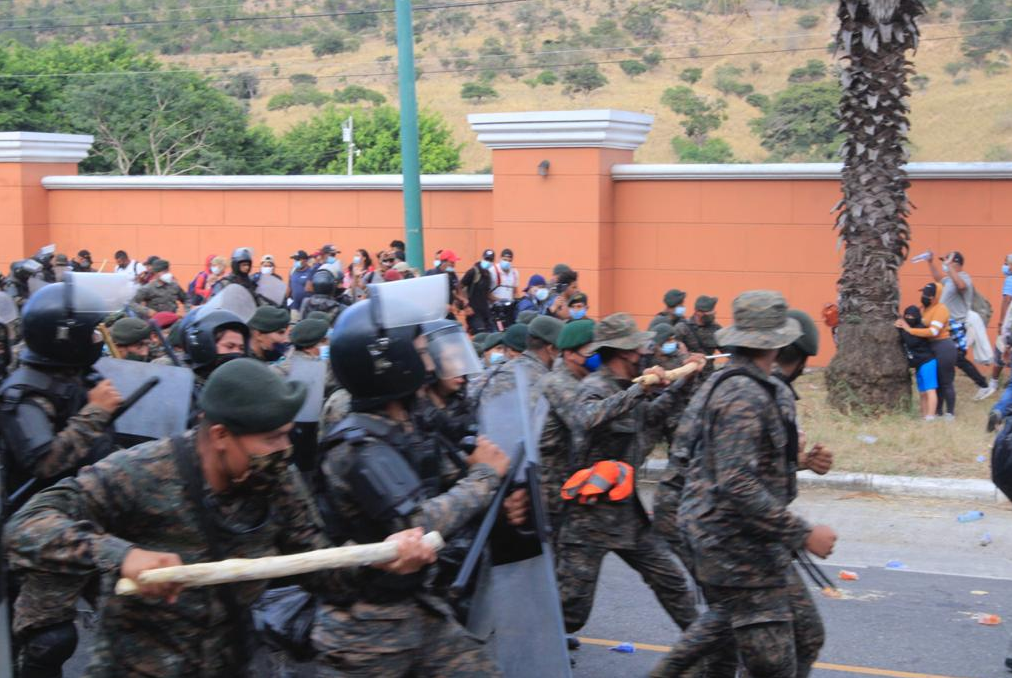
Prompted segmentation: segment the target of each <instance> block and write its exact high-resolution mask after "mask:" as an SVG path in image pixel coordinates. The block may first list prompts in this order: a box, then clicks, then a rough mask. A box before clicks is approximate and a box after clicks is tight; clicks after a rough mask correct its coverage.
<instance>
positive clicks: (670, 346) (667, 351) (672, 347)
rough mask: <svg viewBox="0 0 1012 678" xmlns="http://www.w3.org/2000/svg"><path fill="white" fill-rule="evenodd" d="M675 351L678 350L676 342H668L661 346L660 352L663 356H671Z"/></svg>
mask: <svg viewBox="0 0 1012 678" xmlns="http://www.w3.org/2000/svg"><path fill="white" fill-rule="evenodd" d="M677 350H678V342H677V341H669V342H667V343H665V344H662V345H661V352H662V353H663V354H664V355H671V354H672V353H674V352H675V351H677Z"/></svg>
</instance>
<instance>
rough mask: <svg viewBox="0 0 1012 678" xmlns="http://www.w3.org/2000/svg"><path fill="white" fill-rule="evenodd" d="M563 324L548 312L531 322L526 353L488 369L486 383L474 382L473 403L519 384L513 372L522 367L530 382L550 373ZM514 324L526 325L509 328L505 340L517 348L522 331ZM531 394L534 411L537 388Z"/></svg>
mask: <svg viewBox="0 0 1012 678" xmlns="http://www.w3.org/2000/svg"><path fill="white" fill-rule="evenodd" d="M564 326H565V323H564V322H562V321H561V320H559V319H558V318H552V317H550V316H545V315H541V316H538V317H537V318H535V319H534V320H532V321H531V324H530V325H528V326H527V327H526V330H527V341H526V342H525V343H524V350H523V353H520V354H519V355H516V357H514V358H512V359H511V360H509V361H508V362H506V363H504V364H502V365H501V366H499V367H496V368H493V369H492V370H490V371H489V372H488V373H487V376H486V378H485V380H484V382H483V383H481V384H475V388H474V396H473V397H472V401H473V403H474V404H475V405H480V404H481V403H483V402H486V401H487V400H490V399H492V398H495V397H496V396H498V395H499V394H501V393H506V392H508V391H512V390H513V389H514V388H515V387H516V378H515V376H514V375H515V374H516V370H521V369H522V370H525V371H526V372H527V383H529V384H536V383H537V382H538V380H539V379H541V377H543V376H545V375H546V374H548V371H549V370H551V369H552V363H553V362H555V357H556V355H557V353H558V352H557V350H556V348H555V342H556V341H557V340H558V338H559V332H561V331H562V328H563V327H564ZM514 327H523V325H512V326H510V327H509V329H507V330H506V333H505V335H504V339H503V341H504V343H505V344H506V346H507V348H510V349H513V350H514V351H515V350H516V347H518V346H519V345H520V344H519V342H517V341H516V340H517V335H518V333H521V332H522V331H521V330H514V329H513V328H514ZM511 333H512V335H511ZM530 395H531V398H532V401H533V402H532V403H531V411H533V410H534V407H533V405H534V403H536V402H537V399H538V397H539V396H540V393H538V390H537V388H532V389H531V393H530Z"/></svg>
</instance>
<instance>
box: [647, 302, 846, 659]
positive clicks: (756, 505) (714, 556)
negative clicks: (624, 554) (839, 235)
mask: <svg viewBox="0 0 1012 678" xmlns="http://www.w3.org/2000/svg"><path fill="white" fill-rule="evenodd" d="M733 313H734V325H732V326H731V327H729V328H727V329H724V330H721V331H720V332H719V333H718V336H717V340H718V341H719V342H720V345H721V346H726V347H729V348H732V350H733V351H734V354H735V355H734V358H732V360H731V362H730V364H729V365H728V366H727V367H726V368H725V369H724V370H721V372H720V373H719V374H718V376H715V377H714V378H712V379H710V380H709V381H708V382H706V384H704V385H703V386H702V387H701V388H700V389H699V391H698V392H697V393H696V394H695V396H693V399H692V402H691V403H690V405H689V408H688V409H687V410H686V413H685V416H684V418H683V421H684V422H685V424H686V425H685V426H683V427H681V430H679V433H678V440H677V441H676V443H675V446H674V447H673V448H672V455H671V459H670V461H669V470H668V476H667V477H666V478H665V479H664V480H663V482H662V487H664V489H661V490H659V492H660V493H661V497H660V498H661V506H663V505H664V502H665V501H666V498H665V496H664V495H665V493H668V494H671V495H673V496H674V501H675V503H676V504H678V508H677V511H678V526H679V528H680V530H681V532H682V534H683V535H684V536H685V537H686V538H687V541H688V550H690V551H691V554H692V567H693V568H694V573H695V577H696V580H697V582H698V583H699V584H700V585H701V586H702V587H703V591H704V593H705V595H706V600H707V605H708V610H707V612H706V613H705V614H704V615H703V616H702V617H700V618H699V619H698V620H697V621H696V623H694V624H693V625H692V626H691V627H690V628H689V629H688V630H687V631H686V632H685V635H684V636H683V638H682V639H681V640H680V641H679V643H678V644H677V645H676V646H675V647H674V649H673V650H672V651H671V652H670V653H669V654H668V655H667V656H666V657H665V659H664V660H663V661H662V662H661V664H659V665H658V666H657V668H656V669H655V670H654V672H653V673H652V675H653V676H657V677H660V676H680V675H685V673H684V672H685V671H686V670H687V669H689V667H691V666H692V665H694V664H695V663H696V662H698V661H699V659H700V653H701V652H703V653H705V652H707V651H709V650H710V649H712V648H715V647H716V648H718V650H717V651H718V652H719V653H720V655H721V658H722V663H724V664H725V665H727V664H732V665H733V662H734V661H735V646H736V647H737V655H738V656H739V657H740V658H741V661H742V663H743V664H744V665H745V668H746V669H747V670H748V672H749V673H750V674H751V675H754V676H775V677H777V678H779V677H781V676H783V677H784V678H787V677H788V676H807V675H809V672H810V671H811V668H812V664H813V663H814V662H815V659H816V655H817V653H818V649H819V646H820V645H821V643H820V642H807V641H806V639H805V637H804V634H805V633H806V632H807V631H808V630H806V629H805V628H804V626H805V625H806V619H805V616H804V608H805V607H807V606H805V605H803V604H802V605H800V606H799V603H800V602H803V601H800V600H799V599H798V597H797V593H798V592H799V591H802V592H803V591H804V586H803V584H801V582H800V580H799V579H798V574H797V572H796V571H795V570H794V569H793V566H792V564H791V560H792V558H793V554H794V553H795V552H797V551H800V550H802V549H806V550H808V551H810V552H811V553H813V554H815V555H816V556H818V557H820V558H826V557H827V556H829V554H830V553H832V551H833V546H834V544H835V541H836V534H835V533H834V532H833V530H832V529H831V528H829V527H827V526H824V525H817V526H815V527H812V526H810V525H808V524H807V523H806V522H805V521H804V520H802V519H801V518H800V517H799V516H797V515H795V514H793V513H791V512H790V511H789V510H788V506H789V504H790V503H791V502H792V501H793V500H794V498H795V497H796V495H797V484H796V480H795V473H796V471H797V459H798V451H799V446H798V433H797V426H796V423H795V419H794V411H793V400H792V398H791V397H790V395H789V391H788V390H787V389H786V388H785V387H784V386H783V384H782V382H780V381H779V380H773V379H771V374H772V372H773V368H774V363H775V361H776V360H777V358H778V352H779V351H780V349H783V348H784V347H786V346H790V345H791V344H793V343H794V342H796V341H797V340H798V339H799V338H801V337H802V336H803V332H802V329H801V325H800V324H799V322H798V321H797V320H795V319H794V318H791V317H790V316H789V315H788V310H787V303H786V302H785V301H784V298H783V296H782V295H781V294H780V293H778V292H770V291H762V290H759V291H753V292H745V293H744V294H742V295H740V296H739V297H738V298H737V299H735V301H734V306H733ZM682 482H684V489H681V488H680V487H679V485H680V483H682ZM809 602H810V601H809ZM728 627H730V631H726V629H728ZM722 629H724V630H725V631H724V633H725V634H727V635H726V636H725V638H724V639H723V640H722V641H719V642H714V634H718V633H721V632H722ZM731 639H733V641H734V642H733V643H732V642H730V640H731Z"/></svg>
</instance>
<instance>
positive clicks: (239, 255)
mask: <svg viewBox="0 0 1012 678" xmlns="http://www.w3.org/2000/svg"><path fill="white" fill-rule="evenodd" d="M252 268H253V252H251V251H250V249H249V248H247V247H239V248H237V249H236V250H235V251H234V252H232V272H231V273H229V274H228V275H226V276H225V277H224V278H222V279H221V280H219V281H218V282H216V283H215V284H214V286H213V287H212V288H211V296H214V295H215V294H218V292H221V291H222V290H223V289H225V288H226V287H228V286H229V285H241V286H242V287H244V288H246V291H248V292H249V293H250V295H251V296H252V297H253V298H254V299H257V286H256V284H254V282H253V280H252V279H251V278H250V270H251V269H252Z"/></svg>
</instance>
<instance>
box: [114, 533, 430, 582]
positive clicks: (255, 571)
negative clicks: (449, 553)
mask: <svg viewBox="0 0 1012 678" xmlns="http://www.w3.org/2000/svg"><path fill="white" fill-rule="evenodd" d="M422 542H423V543H425V545H426V546H429V547H430V548H432V549H434V550H436V551H438V550H439V549H441V548H443V537H442V536H441V535H440V534H439V533H438V532H429V533H428V534H426V535H425V536H424V537H422ZM397 549H398V544H397V542H395V541H385V542H380V543H378V544H358V545H355V546H339V547H337V548H332V549H321V550H319V551H308V552H306V553H294V554H292V555H287V556H268V557H266V558H231V559H229V560H219V561H217V562H213V563H196V564H194V565H177V566H175V567H161V568H158V569H156V570H145V571H144V572H141V573H140V575H139V577H138V578H139V580H140V583H141V584H167V583H174V584H182V585H183V587H184V588H192V587H195V586H213V585H215V584H230V583H233V582H238V581H252V580H254V579H274V578H276V577H288V576H291V575H296V574H305V573H306V572H316V571H318V570H333V569H336V568H342V567H358V566H362V565H373V564H375V563H385V562H389V561H391V560H395V559H396V558H397ZM137 584H138V582H135V581H134V580H132V579H126V578H124V579H120V580H119V581H118V582H116V595H119V596H132V595H136V594H137V593H138V592H139V588H138V586H137Z"/></svg>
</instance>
